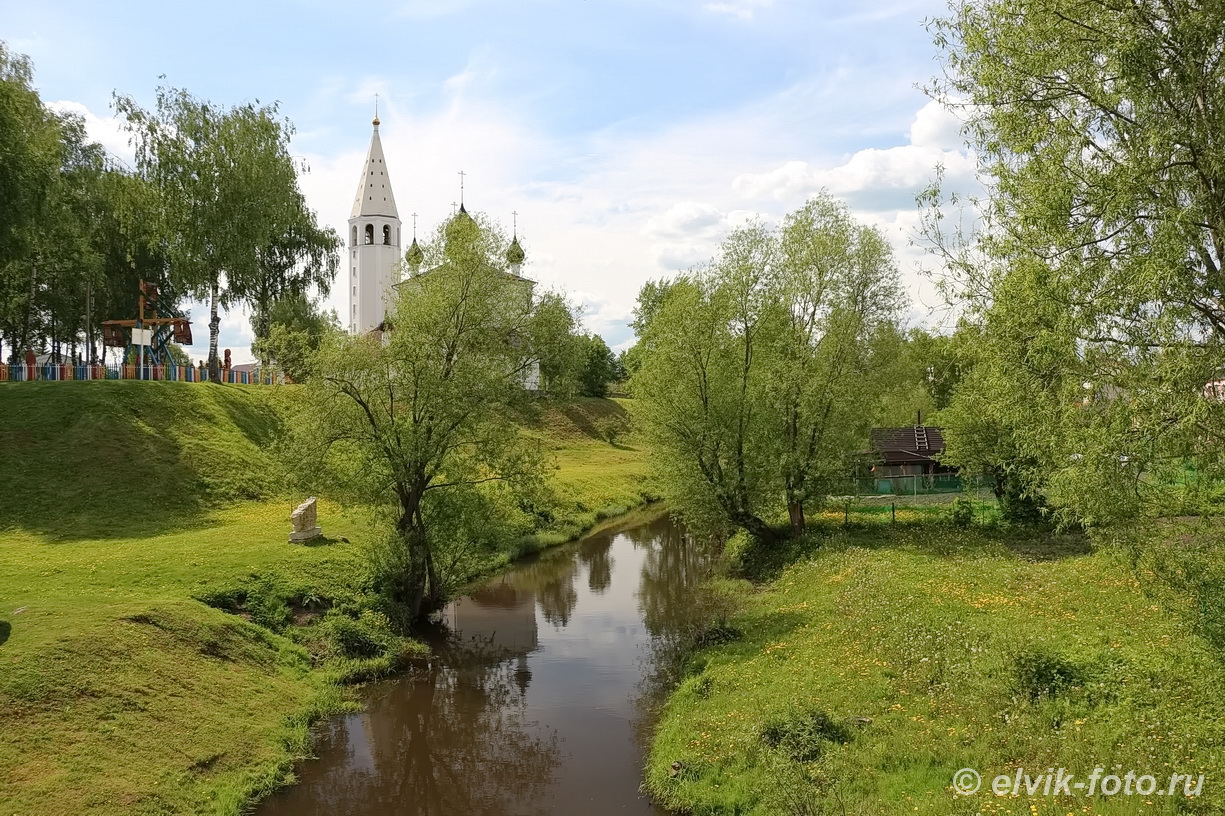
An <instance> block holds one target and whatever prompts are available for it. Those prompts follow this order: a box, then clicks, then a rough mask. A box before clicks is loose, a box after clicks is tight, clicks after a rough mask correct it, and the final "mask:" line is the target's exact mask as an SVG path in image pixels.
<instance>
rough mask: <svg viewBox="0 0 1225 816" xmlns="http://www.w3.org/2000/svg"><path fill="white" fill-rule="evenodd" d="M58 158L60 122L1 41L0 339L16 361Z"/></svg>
mask: <svg viewBox="0 0 1225 816" xmlns="http://www.w3.org/2000/svg"><path fill="white" fill-rule="evenodd" d="M61 161H62V145H61V142H60V128H59V121H58V120H57V118H56V117H55V115H54V114H52V113H51V112H50V111H49V110H47V108H46V107H45V106H44V105H43V103H42V100H41V99H39V96H38V91H37V90H35V88H34V76H33V70H32V68H31V66H30V61H29V59H28V58H27V57H25V56H22V55H20V54H14V53H13V52H12V51H10V50H9V49H8V47H7V46H5V44H4V43H3V42H0V337H2V338H3V339H6V340H7V341H8V344H9V352H10V357H11V358H13V359H15V358H16V356H17V352H18V351H20V348H23V347H25V346H26V345H28V343H29V341H30V337H31V334H32V329H33V326H32V321H33V318H34V314H33V310H34V300H35V290H36V288H37V286H38V268H37V260H36V258H35V256H34V253H33V252H32V251H31V245H32V244H33V243H34V242H35V239H36V237H37V235H38V234H39V229H40V227H41V226H44V225H45V219H46V216H47V207H46V202H47V198H48V194H49V193H50V191H51V189H52V188H53V186H54V184H55V182H56V178H57V175H58V172H59V169H60V164H61Z"/></svg>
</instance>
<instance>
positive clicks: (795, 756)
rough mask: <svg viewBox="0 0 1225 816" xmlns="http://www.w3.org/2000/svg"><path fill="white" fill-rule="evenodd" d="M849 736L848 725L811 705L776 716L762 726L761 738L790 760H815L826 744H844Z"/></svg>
mask: <svg viewBox="0 0 1225 816" xmlns="http://www.w3.org/2000/svg"><path fill="white" fill-rule="evenodd" d="M851 737H852V733H851V730H850V729H849V728H847V727H846V726H845V725H843V724H841V723H839V722H835V721H834V720H833V718H831V717H830V716H829V714H827V713H825V712H824V711H820V710H818V709H815V708H811V707H800V708H798V709H796V710H794V711H790V712H787V713H786V714H778V715H775V716H773V717H771V718H770V719H768V720H766V722H765V723H764V724H763V725H762V727H761V741H762V742H763V743H765V744H766V745H768V746H769V747H770V748H774V749H775V750H778V751H781V752H782V753H783V754H785V755H786V756H787V757H788V758H789V759H791V761H793V762H815V761H816V760H818V759H820V758H821V754H822V753H823V752H824V750H825V747H826V746H827V745H829V744H830V743H834V744H837V745H844V744H846V743H848V742H850V741H851Z"/></svg>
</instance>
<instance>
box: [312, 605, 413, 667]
mask: <svg viewBox="0 0 1225 816" xmlns="http://www.w3.org/2000/svg"><path fill="white" fill-rule="evenodd" d="M319 628H320V631H321V633H322V634H323V637H324V641H325V642H326V644H327V647H328V650H329V651H330V652H331V653H332V654H333V655H334V656H336V657H347V658H371V657H378V656H380V655H383V654H388V653H395V652H398V651H399V641H398V639H397V638H396V636H395V635H394V634H392V632H391V622H390V621H389V620H388V619H387V617H386V616H385V615H382V614H380V613H378V612H371V611H369V610H367V611H365V612H362V613H361V616H360V617H358V618H351V617H349V616H348V615H343V614H329V615H327V617H325V618H324V619H323V623H322V624H320V627H319Z"/></svg>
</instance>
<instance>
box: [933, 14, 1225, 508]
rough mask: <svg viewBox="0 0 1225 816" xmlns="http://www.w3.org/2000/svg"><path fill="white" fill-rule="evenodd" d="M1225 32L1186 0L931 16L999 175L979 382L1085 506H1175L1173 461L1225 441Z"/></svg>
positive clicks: (973, 296)
mask: <svg viewBox="0 0 1225 816" xmlns="http://www.w3.org/2000/svg"><path fill="white" fill-rule="evenodd" d="M1222 30H1225V6H1222V5H1221V4H1220V3H1204V2H1192V1H1191V0H1169V2H1160V3H1153V2H1117V1H1116V0H1106V2H1101V1H1100V0H1024V2H1021V1H1020V0H958V2H954V3H953V4H952V6H951V15H950V16H948V17H947V18H944V19H942V20H939V21H937V22H936V23H935V24H934V32H935V35H936V38H937V42H938V43H939V44H940V45H941V46H942V47H943V48H944V50H945V55H946V75H945V77H944V79H943V80H942V81H940V82H938V83H937V84H936V87H935V89H934V90H935V91H936V92H937V93H938V94H939V95H940V96H941V97H942V98H946V99H956V100H959V102H958V104H959V105H961V106H963V111H964V115H965V116H966V118H967V121H968V124H967V130H966V133H967V135H968V137H969V139H970V141H971V142H972V143H973V145H974V147H975V151H976V155H977V156H978V157H979V161H980V168H981V171H982V173H981V174H982V177H983V178H985V179H988V180H990V182H991V184H990V187H989V194H988V197H987V198H986V200H985V201H984V202H983V209H982V213H981V214H982V217H983V225H984V227H983V231H982V233H981V235H980V238H981V241H980V242H979V244H978V247H977V248H978V249H979V250H981V255H980V257H979V260H978V262H976V263H973V264H965V265H961V266H960V267H959V268H961V269H963V270H966V271H968V272H969V273H970V274H969V275H967V276H966V278H965V279H963V280H962V283H964V284H965V291H964V294H966V295H967V296H968V298H969V306H970V313H971V315H972V316H973V317H974V318H975V319H976V320H977V321H978V322H979V324H980V325H981V326H982V327H983V329H984V338H985V342H987V343H989V344H990V349H989V352H990V353H989V354H988V355H987V356H986V360H985V368H982V370H981V371H980V372H979V374H978V376H976V377H975V381H976V383H977V387H979V388H982V389H983V390H984V399H989V400H991V401H992V402H993V403H994V408H993V410H994V412H995V413H996V414H998V415H999V416H1000V417H1001V418H1002V419H1003V420H1006V426H1007V427H1009V428H1012V429H1014V431H1013V438H1012V439H1011V442H1010V444H1012V445H1013V446H1014V447H1015V449H1016V450H1017V452H1018V456H1020V457H1022V458H1025V459H1029V460H1032V461H1034V462H1036V463H1037V465H1036V467H1037V470H1038V471H1039V472H1040V474H1041V478H1042V481H1043V490H1044V492H1046V493H1047V494H1048V498H1051V499H1052V501H1053V502H1054V503H1055V504H1056V505H1058V506H1060V507H1063V508H1065V509H1067V510H1068V511H1069V512H1071V513H1073V514H1074V515H1077V516H1079V517H1080V518H1081V519H1083V520H1090V521H1093V520H1105V519H1108V518H1117V517H1120V516H1125V515H1129V514H1131V513H1133V512H1137V511H1140V510H1141V509H1143V507H1144V506H1145V505H1146V504H1147V503H1148V499H1150V498H1152V499H1156V500H1157V502H1158V503H1160V495H1159V494H1154V493H1153V492H1152V491H1154V490H1156V489H1157V488H1158V487H1159V485H1160V483H1161V480H1152V479H1148V478H1146V475H1145V474H1149V473H1152V472H1153V471H1154V469H1156V468H1160V467H1161V466H1162V463H1163V462H1176V463H1177V462H1182V461H1185V458H1184V457H1186V456H1188V455H1190V456H1195V457H1200V458H1202V459H1203V460H1204V462H1206V461H1207V460H1213V459H1216V458H1217V456H1218V454H1217V451H1218V450H1219V445H1217V444H1215V442H1214V440H1215V439H1219V438H1220V435H1221V432H1222V431H1223V430H1225V416H1222V411H1221V410H1220V408H1219V404H1220V403H1219V401H1217V400H1215V399H1209V398H1208V397H1207V395H1206V393H1205V386H1206V385H1207V384H1208V383H1211V382H1214V381H1217V380H1219V379H1220V378H1221V374H1222V363H1221V361H1222V359H1225V354H1223V353H1225V301H1223V300H1222V293H1223V292H1225V269H1223V268H1222V262H1223V261H1225V139H1223V138H1222V122H1225V64H1223V59H1225V41H1223V40H1222V37H1221V31H1222ZM983 365H984V364H983V363H980V367H981V366H983ZM1209 390H1210V389H1209ZM1204 462H1201V464H1203V463H1204ZM1178 466H1179V467H1181V465H1178Z"/></svg>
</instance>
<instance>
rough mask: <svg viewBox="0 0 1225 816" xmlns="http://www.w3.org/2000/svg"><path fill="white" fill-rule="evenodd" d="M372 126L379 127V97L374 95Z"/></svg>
mask: <svg viewBox="0 0 1225 816" xmlns="http://www.w3.org/2000/svg"><path fill="white" fill-rule="evenodd" d="M374 126H375V127H378V126H379V95H378V94H375V95H374Z"/></svg>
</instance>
